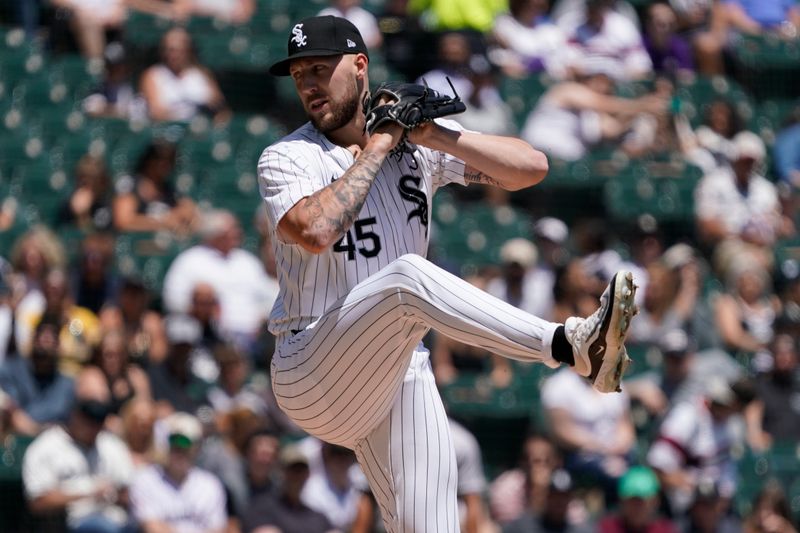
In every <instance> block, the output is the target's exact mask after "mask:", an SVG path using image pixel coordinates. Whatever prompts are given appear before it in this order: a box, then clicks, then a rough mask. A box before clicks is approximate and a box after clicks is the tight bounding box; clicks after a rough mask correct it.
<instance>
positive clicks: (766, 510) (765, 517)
mask: <svg viewBox="0 0 800 533" xmlns="http://www.w3.org/2000/svg"><path fill="white" fill-rule="evenodd" d="M742 531H743V532H744V533H797V529H796V528H795V527H794V526H793V525H792V511H791V506H790V504H789V499H788V498H787V497H786V492H785V491H784V490H783V487H782V486H781V485H780V483H779V482H774V481H772V482H769V481H768V482H767V483H765V484H764V487H763V488H762V489H761V490H760V491H759V492H758V494H757V495H756V498H755V501H754V502H753V507H752V509H751V510H750V512H749V513H748V514H747V516H745V517H744V521H743V524H742Z"/></svg>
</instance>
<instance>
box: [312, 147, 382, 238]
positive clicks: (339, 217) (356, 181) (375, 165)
mask: <svg viewBox="0 0 800 533" xmlns="http://www.w3.org/2000/svg"><path fill="white" fill-rule="evenodd" d="M382 162H383V157H381V156H378V155H377V154H374V153H371V152H369V151H364V152H362V154H361V156H360V157H359V158H358V159H357V160H356V162H355V163H353V166H351V167H350V168H349V169H348V170H347V172H345V173H344V174H343V175H342V177H341V178H339V179H338V180H336V181H334V182H333V183H331V184H330V185H328V186H327V187H325V188H324V189H320V190H319V191H317V192H315V193H314V194H312V195H311V196H309V197H308V198H306V202H305V208H306V212H307V216H308V219H309V221H310V223H311V228H312V229H313V233H314V235H315V236H316V237H317V239H318V240H320V241H332V240H335V239H337V238H339V237H340V236H341V235H342V234H343V233H344V232H345V231H347V229H348V228H350V226H351V225H352V224H353V222H354V221H355V219H356V217H358V213H359V212H360V211H361V208H362V207H363V206H364V201H365V200H366V198H367V193H369V189H370V187H371V186H372V182H373V181H374V180H375V176H376V175H377V174H378V170H379V169H380V167H381V163H382Z"/></svg>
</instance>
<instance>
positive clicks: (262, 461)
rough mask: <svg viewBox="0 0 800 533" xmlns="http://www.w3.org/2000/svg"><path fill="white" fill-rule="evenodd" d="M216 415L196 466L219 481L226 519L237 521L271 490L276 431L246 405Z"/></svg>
mask: <svg viewBox="0 0 800 533" xmlns="http://www.w3.org/2000/svg"><path fill="white" fill-rule="evenodd" d="M215 415H216V416H215V420H216V424H215V426H216V431H214V432H212V433H211V434H209V435H208V436H207V437H206V438H205V439H204V441H203V444H202V447H201V448H200V453H199V455H198V457H197V465H198V466H199V467H201V468H203V469H205V470H207V471H209V472H211V473H212V474H214V475H215V476H216V477H217V478H218V479H219V480H220V481H221V482H222V484H223V486H224V487H225V492H226V496H227V499H228V502H227V511H228V516H229V519H231V520H232V521H239V520H241V518H242V516H243V513H244V511H245V509H246V508H247V506H248V505H249V504H250V501H251V500H253V499H254V498H256V497H257V496H258V495H260V494H264V493H268V492H271V491H272V490H273V489H274V482H275V474H276V472H275V462H276V458H277V453H278V446H279V441H278V434H277V433H274V432H273V431H272V430H271V429H269V427H268V426H267V424H266V421H265V419H264V417H263V416H259V415H257V414H256V413H254V412H253V411H251V410H250V409H248V408H244V407H239V408H236V409H233V410H231V411H229V412H227V413H222V414H215Z"/></svg>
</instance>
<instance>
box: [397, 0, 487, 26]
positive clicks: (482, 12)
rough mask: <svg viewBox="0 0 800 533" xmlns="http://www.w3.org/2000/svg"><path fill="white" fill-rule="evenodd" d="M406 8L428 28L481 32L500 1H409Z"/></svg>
mask: <svg viewBox="0 0 800 533" xmlns="http://www.w3.org/2000/svg"><path fill="white" fill-rule="evenodd" d="M408 9H409V11H410V12H411V13H412V14H414V15H417V16H418V17H420V20H421V21H422V25H423V27H424V28H425V29H427V30H428V31H437V32H443V31H453V30H456V31H458V30H466V31H470V32H474V33H476V34H483V33H486V32H488V31H489V30H490V29H491V28H492V24H493V23H494V19H495V18H496V17H497V15H498V14H499V13H500V12H502V10H503V4H502V3H501V2H493V1H491V0H409V2H408Z"/></svg>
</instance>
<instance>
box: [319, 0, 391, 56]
mask: <svg viewBox="0 0 800 533" xmlns="http://www.w3.org/2000/svg"><path fill="white" fill-rule="evenodd" d="M329 3H330V6H329V7H326V8H325V9H323V10H322V11H320V12H319V13H318V15H319V16H324V15H333V16H334V17H342V18H346V19H347V20H349V21H350V22H352V23H353V26H355V27H356V28H357V29H358V32H359V33H360V34H361V37H362V38H363V39H364V44H365V45H367V48H369V49H370V50H373V49H377V48H380V47H381V45H382V44H383V35H381V30H380V28H379V27H378V19H377V18H376V17H375V15H373V14H372V13H370V12H369V11H367V10H366V9H364V8H363V7H361V0H330V2H329Z"/></svg>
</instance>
